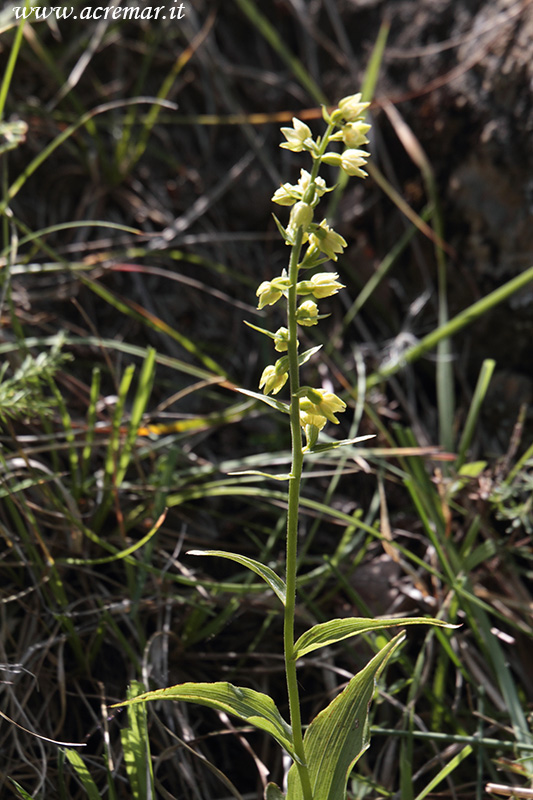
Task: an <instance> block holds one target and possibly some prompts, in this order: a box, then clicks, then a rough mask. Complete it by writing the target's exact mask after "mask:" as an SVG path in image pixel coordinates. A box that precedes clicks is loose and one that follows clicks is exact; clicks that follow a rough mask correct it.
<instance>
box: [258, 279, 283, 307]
mask: <svg viewBox="0 0 533 800" xmlns="http://www.w3.org/2000/svg"><path fill="white" fill-rule="evenodd" d="M288 286H289V279H288V278H287V277H286V274H285V275H281V276H280V277H279V278H273V279H272V280H271V281H263V282H262V283H260V284H259V286H258V288H257V291H256V295H257V296H258V298H259V305H258V306H257V308H264V307H265V306H273V305H274V303H277V302H278V300H279V298H280V297H281V295H282V294H283V292H284V290H285V289H287V288H288Z"/></svg>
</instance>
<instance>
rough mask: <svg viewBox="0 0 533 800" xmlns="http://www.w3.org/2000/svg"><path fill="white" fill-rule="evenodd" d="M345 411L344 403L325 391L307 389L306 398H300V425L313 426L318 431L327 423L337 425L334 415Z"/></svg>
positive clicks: (337, 421)
mask: <svg viewBox="0 0 533 800" xmlns="http://www.w3.org/2000/svg"><path fill="white" fill-rule="evenodd" d="M345 409H346V403H345V402H344V400H341V399H340V397H337V395H336V394H333V392H327V391H326V390H325V389H308V391H307V397H301V398H300V425H301V426H302V427H303V428H305V427H306V425H314V426H315V427H316V428H318V429H319V430H320V431H321V430H322V428H323V427H324V425H325V424H326V422H327V421H329V422H333V423H335V425H338V424H339V420H338V419H337V417H336V416H335V414H339V413H340V412H341V411H344V410H345Z"/></svg>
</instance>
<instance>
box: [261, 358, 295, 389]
mask: <svg viewBox="0 0 533 800" xmlns="http://www.w3.org/2000/svg"><path fill="white" fill-rule="evenodd" d="M278 363H279V362H278ZM288 377H289V376H288V373H287V372H286V371H281V372H280V371H278V369H277V365H274V364H269V365H268V367H265V368H264V370H263V374H262V375H261V380H260V381H259V388H260V389H262V390H263V393H264V394H270V392H272V394H277V393H278V392H279V390H280V389H282V388H283V387H284V386H285V384H286V383H287V378H288Z"/></svg>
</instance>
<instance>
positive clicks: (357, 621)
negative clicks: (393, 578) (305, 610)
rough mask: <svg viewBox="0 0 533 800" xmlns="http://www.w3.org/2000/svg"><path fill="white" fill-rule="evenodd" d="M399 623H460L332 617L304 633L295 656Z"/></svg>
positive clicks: (451, 626)
mask: <svg viewBox="0 0 533 800" xmlns="http://www.w3.org/2000/svg"><path fill="white" fill-rule="evenodd" d="M398 625H436V626H437V627H439V628H457V627H459V626H458V625H450V623H448V622H444V621H443V620H441V619H432V618H431V617H392V619H371V618H370V619H367V618H365V617H346V618H341V619H330V620H329V621H328V622H322V623H321V624H320V625H313V627H312V628H309V630H308V631H306V632H305V633H303V634H302V635H301V636H300V638H299V639H298V641H297V642H296V644H295V645H294V658H295V659H297V658H302V656H305V655H307V653H311V652H312V651H313V650H318V649H319V648H320V647H327V646H328V645H329V644H335V642H341V641H342V640H343V639H349V638H350V637H351V636H357V635H358V634H359V633H368V632H369V631H378V630H381V628H391V627H397V626H398Z"/></svg>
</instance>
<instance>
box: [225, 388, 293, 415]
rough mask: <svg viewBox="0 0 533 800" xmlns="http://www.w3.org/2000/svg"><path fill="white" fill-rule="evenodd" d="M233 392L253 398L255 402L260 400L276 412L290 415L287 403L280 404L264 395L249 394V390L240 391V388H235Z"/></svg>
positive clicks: (257, 393)
mask: <svg viewBox="0 0 533 800" xmlns="http://www.w3.org/2000/svg"><path fill="white" fill-rule="evenodd" d="M235 391H237V392H240V393H241V394H245V395H247V396H248V397H253V398H254V399H255V400H260V401H261V402H262V403H266V404H267V406H272V408H275V409H276V410H277V411H281V412H282V413H283V414H289V413H290V407H289V406H288V405H287V403H281V402H280V401H279V400H274V398H273V397H268V396H267V395H266V394H260V393H259V392H251V391H250V390H249V389H241V388H240V386H236V387H235Z"/></svg>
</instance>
